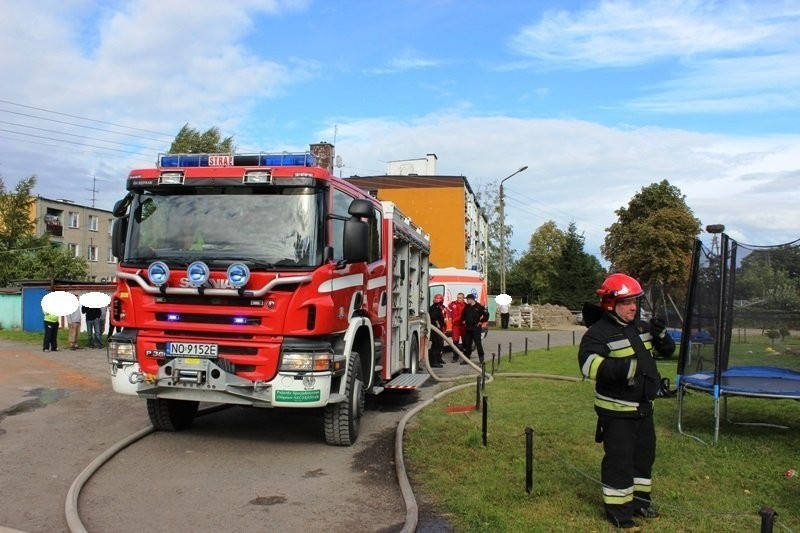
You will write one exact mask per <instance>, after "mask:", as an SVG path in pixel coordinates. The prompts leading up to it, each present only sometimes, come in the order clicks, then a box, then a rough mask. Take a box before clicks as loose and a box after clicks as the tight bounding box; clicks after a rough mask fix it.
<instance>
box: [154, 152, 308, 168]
mask: <svg viewBox="0 0 800 533" xmlns="http://www.w3.org/2000/svg"><path fill="white" fill-rule="evenodd" d="M231 166H237V167H239V166H241V167H287V166H294V167H298V166H299V167H314V166H317V159H316V158H315V157H314V156H313V155H312V154H311V153H310V152H277V153H266V152H261V153H257V154H159V155H158V167H159V168H183V167H231Z"/></svg>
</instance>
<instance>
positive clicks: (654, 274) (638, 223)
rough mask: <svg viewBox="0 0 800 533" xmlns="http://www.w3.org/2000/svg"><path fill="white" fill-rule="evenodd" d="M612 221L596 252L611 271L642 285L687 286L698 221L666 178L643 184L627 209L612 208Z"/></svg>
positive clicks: (680, 290)
mask: <svg viewBox="0 0 800 533" xmlns="http://www.w3.org/2000/svg"><path fill="white" fill-rule="evenodd" d="M615 213H616V215H617V221H616V222H614V223H613V224H612V225H611V227H609V228H606V231H607V232H608V233H607V235H606V238H605V241H604V244H603V245H602V246H601V247H600V251H601V253H602V254H603V257H605V258H606V259H607V260H608V261H609V262H610V263H611V270H612V271H616V272H625V273H627V274H629V275H631V276H633V277H635V278H638V279H639V280H640V281H641V282H642V283H643V284H645V285H648V286H652V285H654V284H662V285H664V286H665V287H667V288H668V290H670V289H669V288H670V287H671V288H672V290H675V291H677V292H678V294H677V295H678V296H681V297H682V295H683V294H684V293H685V291H686V289H687V288H688V283H689V274H690V270H691V259H692V249H693V245H694V240H695V238H696V237H697V235H698V234H699V233H700V221H699V220H698V219H697V218H695V217H694V214H693V212H692V210H691V209H690V208H689V207H688V206H687V205H686V201H685V196H683V195H682V194H681V192H680V190H679V189H678V188H677V187H675V186H673V185H670V183H669V182H668V181H667V180H663V181H662V182H661V183H653V184H651V185H649V186H647V187H643V188H642V189H641V191H639V192H638V193H637V194H635V195H634V196H633V198H631V200H630V202H629V203H628V207H627V208H626V207H620V208H619V209H618V210H617V211H615Z"/></svg>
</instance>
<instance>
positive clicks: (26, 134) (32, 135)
mask: <svg viewBox="0 0 800 533" xmlns="http://www.w3.org/2000/svg"><path fill="white" fill-rule="evenodd" d="M0 131H4V132H6V133H13V134H15V135H25V136H28V137H35V138H37V139H45V140H48V141H56V142H61V143H67V144H75V145H78V146H86V147H89V148H98V149H100V150H111V151H114V152H122V153H125V154H135V155H139V154H140V153H141V152H132V151H130V150H120V149H119V148H109V147H108V146H96V145H93V144H86V143H79V142H76V141H68V140H66V139H54V138H53V137H45V136H43V135H34V134H33V133H22V132H19V131H14V130H7V129H4V128H0ZM103 142H106V141H103ZM153 153H154V154H155V153H156V152H153Z"/></svg>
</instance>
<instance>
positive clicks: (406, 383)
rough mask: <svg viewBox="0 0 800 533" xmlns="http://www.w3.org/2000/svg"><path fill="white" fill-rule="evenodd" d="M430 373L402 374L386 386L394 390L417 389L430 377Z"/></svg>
mask: <svg viewBox="0 0 800 533" xmlns="http://www.w3.org/2000/svg"><path fill="white" fill-rule="evenodd" d="M430 377H431V376H430V374H427V373H426V374H400V375H399V376H397V377H396V378H394V379H393V380H392V381H390V382H389V383H386V384H385V385H384V387H385V388H386V389H392V390H415V389H417V388H419V387H420V386H421V385H422V384H423V383H425V382H426V381H428V379H430Z"/></svg>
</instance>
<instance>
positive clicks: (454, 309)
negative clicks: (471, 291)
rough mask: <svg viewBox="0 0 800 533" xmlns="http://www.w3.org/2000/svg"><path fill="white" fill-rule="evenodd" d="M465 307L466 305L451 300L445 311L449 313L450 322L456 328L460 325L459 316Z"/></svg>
mask: <svg viewBox="0 0 800 533" xmlns="http://www.w3.org/2000/svg"><path fill="white" fill-rule="evenodd" d="M465 307H467V304H465V303H464V302H459V301H458V300H453V301H452V302H450V304H449V305H448V306H447V310H448V311H449V312H450V320H452V321H453V324H455V325H456V326H460V325H461V315H462V314H463V313H464V308H465Z"/></svg>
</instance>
